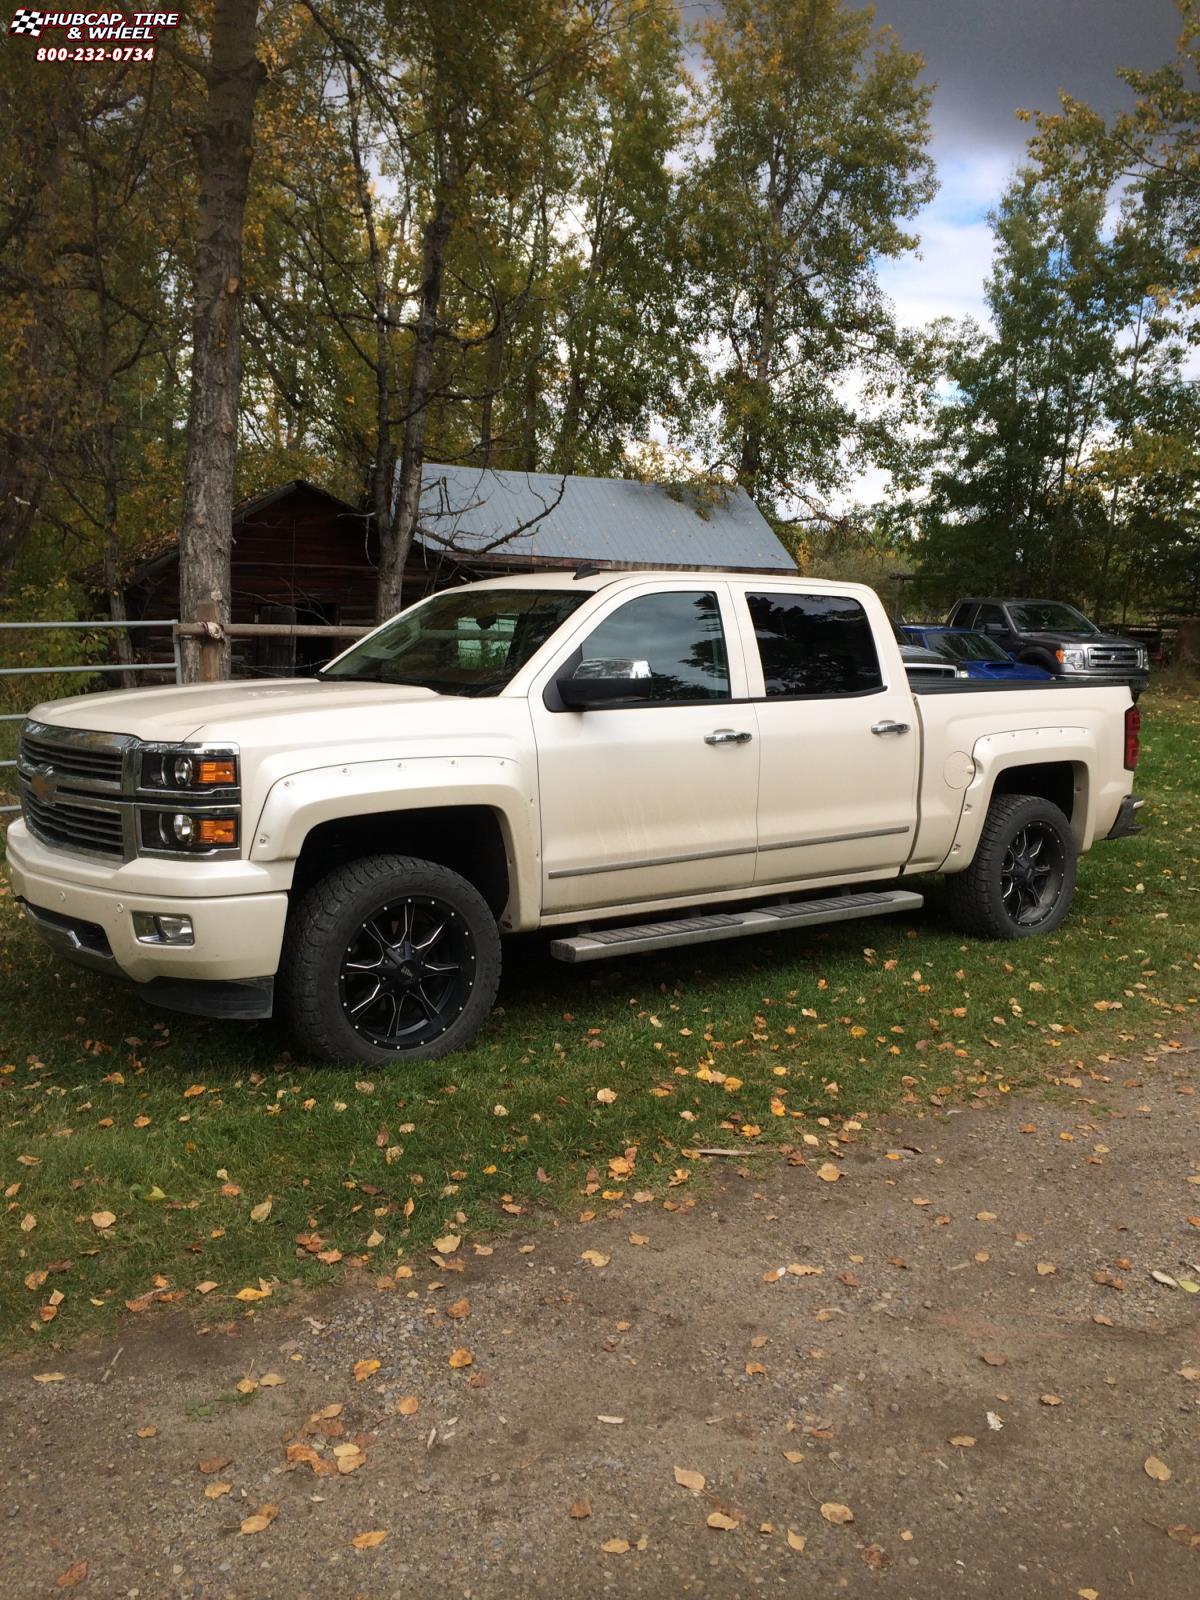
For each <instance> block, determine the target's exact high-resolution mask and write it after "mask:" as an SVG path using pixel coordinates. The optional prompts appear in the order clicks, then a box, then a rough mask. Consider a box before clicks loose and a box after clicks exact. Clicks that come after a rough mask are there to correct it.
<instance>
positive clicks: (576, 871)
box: [7, 568, 1141, 1064]
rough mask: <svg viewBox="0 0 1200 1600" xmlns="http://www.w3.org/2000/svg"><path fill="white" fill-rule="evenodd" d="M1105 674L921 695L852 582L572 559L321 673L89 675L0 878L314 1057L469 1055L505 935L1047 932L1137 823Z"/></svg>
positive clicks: (113, 955) (32, 915) (70, 943)
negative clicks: (879, 926) (931, 883)
mask: <svg viewBox="0 0 1200 1600" xmlns="http://www.w3.org/2000/svg"><path fill="white" fill-rule="evenodd" d="M1137 748H1138V713H1137V711H1136V709H1135V708H1134V707H1133V706H1132V704H1131V701H1130V695H1129V690H1128V689H1127V688H1124V687H1111V688H1110V687H1102V686H1097V685H1094V684H1088V685H1080V686H1079V687H1067V686H1066V685H1063V684H1058V683H1047V684H1029V685H1027V686H1022V687H1010V686H1008V685H995V686H992V685H986V684H976V683H971V682H960V681H957V680H954V679H951V680H950V681H948V682H944V683H937V682H931V683H929V684H928V685H927V686H925V685H922V686H920V687H918V688H917V689H916V691H915V692H914V687H913V686H912V685H910V682H909V680H908V678H907V676H906V674H905V670H904V666H903V663H902V659H901V655H900V650H899V647H898V645H897V643H896V640H895V638H894V636H893V633H892V629H891V627H890V626H889V624H888V621H887V617H886V615H885V613H884V610H883V607H882V606H881V604H880V602H879V600H878V599H877V598H876V596H875V595H874V594H873V593H872V592H871V591H870V590H869V589H866V588H862V587H859V586H857V585H854V584H838V583H831V582H818V581H814V580H808V579H804V578H790V577H782V576H774V575H773V576H771V577H748V576H746V575H745V574H741V575H736V576H735V575H732V574H727V573H720V572H690V573H682V572H597V571H596V570H595V569H594V568H593V569H587V568H584V569H581V570H580V572H579V573H577V574H576V575H575V576H574V577H572V576H571V575H570V574H569V573H556V574H550V575H541V576H538V577H519V578H504V579H499V580H496V581H494V582H488V583H478V584H471V585H467V586H465V587H462V588H458V589H453V590H449V591H445V592H443V593H440V594H437V595H434V596H432V597H431V598H429V599H427V600H424V601H422V602H421V603H420V604H419V605H417V606H414V607H412V608H411V609H410V610H408V611H405V612H403V613H402V614H401V615H400V616H398V617H396V618H394V619H393V620H392V621H390V622H388V623H386V624H384V625H383V626H382V627H380V628H378V629H377V630H376V631H375V632H374V633H372V634H370V635H368V636H367V637H366V638H364V639H363V640H361V641H360V642H359V643H357V644H356V645H354V647H353V648H352V649H350V650H348V651H346V652H345V654H343V655H342V656H340V657H338V658H337V659H336V660H335V661H333V662H332V663H331V664H330V665H329V666H328V667H326V668H325V669H324V670H323V671H322V672H320V673H318V674H317V675H316V676H315V677H313V678H305V679H293V680H285V681H265V682H264V681H251V682H236V683H221V684H209V685H204V684H193V685H189V686H187V687H169V688H161V689H150V690H137V691H127V692H124V693H115V694H97V695H88V696H84V697H82V698H79V699H73V700H66V701H59V702H56V703H54V704H49V705H42V706H39V707H37V708H36V709H35V710H34V712H33V713H32V715H31V717H30V719H29V720H28V722H27V723H26V724H25V726H24V728H23V730H22V736H21V744H20V752H19V764H18V775H19V784H20V793H21V801H22V808H23V813H24V815H23V819H22V820H21V821H19V822H16V823H14V824H13V826H12V827H11V828H10V830H9V834H8V851H7V853H8V870H9V875H10V877H11V880H12V886H13V890H14V893H15V894H16V896H17V898H18V900H19V902H20V904H21V905H22V906H23V907H24V910H25V912H26V914H27V916H28V918H29V920H30V921H31V922H32V923H33V925H34V926H35V927H36V928H37V929H38V930H39V931H40V932H41V933H42V934H43V935H44V936H45V937H46V938H47V939H48V940H49V941H50V943H51V944H52V945H54V946H56V947H57V948H58V949H59V950H60V951H61V952H62V953H63V954H65V955H67V956H69V957H71V958H73V959H75V960H76V961H79V962H82V963H84V964H85V965H87V966H90V967H93V968H95V969H98V970H100V971H105V972H110V973H112V974H114V975H116V976H119V977H122V978H124V979H126V980H128V981H130V982H132V983H134V984H136V985H139V986H140V988H141V991H142V992H143V993H144V994H145V997H146V998H147V999H148V1000H151V1001H156V1002H158V1003H160V1004H164V1005H168V1006H171V1007H173V1008H175V1009H179V1010H189V1011H194V1012H199V1013H202V1014H207V1015H215V1016H226V1017H233V1016H239V1017H265V1016H269V1015H270V1014H271V1012H272V1008H273V1006H275V1005H276V1004H277V1003H278V1004H281V1006H282V1009H283V1010H284V1011H285V1012H286V1014H287V1016H288V1018H289V1020H290V1022H291V1025H292V1027H293V1029H294V1031H295V1033H296V1035H297V1038H298V1041H299V1044H300V1046H301V1048H302V1049H303V1050H305V1051H306V1052H308V1053H310V1054H312V1055H316V1056H320V1057H323V1058H328V1059H333V1060H343V1061H345V1060H358V1061H364V1062H369V1063H372V1064H378V1063H381V1062H385V1061H389V1060H395V1059H404V1060H428V1059H432V1058H435V1057H438V1056H443V1055H446V1054H448V1053H449V1052H451V1051H453V1050H457V1049H460V1048H462V1047H463V1046H464V1045H465V1044H467V1043H468V1042H469V1041H470V1039H471V1038H472V1037H473V1036H474V1034H475V1033H476V1031H477V1030H478V1029H479V1028H480V1026H481V1025H482V1024H483V1022H484V1020H485V1018H486V1017H487V1015H488V1012H489V1011H490V1009H491V1006H492V1004H493V1001H494V999H495V996H496V991H497V986H498V984H499V980H500V952H501V935H502V934H506V933H518V932H526V931H529V930H534V929H552V930H554V931H555V934H556V937H555V938H554V940H553V942H552V943H551V947H550V948H551V951H552V953H553V954H554V955H555V956H557V957H559V958H560V959H562V960H565V961H590V960H595V959H597V958H600V957H604V956H616V955H624V954H627V953H629V952H634V951H651V950H662V949H666V948H669V947H672V946H677V945H686V944H697V943H701V942H704V941H707V940H711V939H728V938H737V937H739V936H742V935H747V934H757V933H766V932H770V931H775V930H787V929H796V928H802V927H807V926H809V925H812V924H816V923H826V922H835V921H841V920H843V919H848V918H853V917H868V916H877V915H880V914H883V913H888V912H896V911H904V912H909V911H912V910H914V909H915V908H917V907H918V906H919V905H920V904H921V896H920V895H919V894H918V893H916V892H914V889H913V885H914V883H916V882H918V881H919V880H920V878H921V876H922V875H923V874H928V873H933V872H942V873H945V874H947V887H948V891H949V892H948V896H947V898H948V904H949V909H950V913H951V915H952V916H953V917H954V919H955V921H956V923H957V925H958V926H959V927H961V928H963V929H964V930H967V931H970V932H972V933H976V934H980V935H983V936H985V937H991V938H1001V939H1017V938H1024V937H1027V936H1029V935H1032V934H1037V933H1045V932H1048V931H1049V930H1050V929H1052V928H1054V927H1056V926H1057V924H1058V923H1059V922H1060V921H1061V920H1062V918H1063V916H1064V915H1065V914H1066V911H1067V908H1068V905H1069V903H1070V899H1071V894H1072V890H1073V887H1074V882H1075V862H1076V858H1077V856H1078V855H1079V853H1080V852H1081V851H1084V850H1087V849H1089V848H1090V847H1091V845H1092V843H1093V842H1094V841H1095V840H1097V839H1105V838H1109V839H1112V838H1119V837H1121V836H1122V835H1123V834H1127V833H1131V832H1136V831H1138V830H1137V826H1136V822H1135V815H1136V811H1137V808H1138V806H1139V805H1140V804H1141V802H1140V801H1139V800H1137V799H1135V798H1134V796H1133V795H1132V793H1131V792H1130V791H1131V787H1132V782H1133V769H1134V767H1135V764H1136V761H1137Z"/></svg>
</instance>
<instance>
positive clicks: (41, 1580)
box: [0, 1046, 1200, 1600]
mask: <svg viewBox="0 0 1200 1600" xmlns="http://www.w3.org/2000/svg"><path fill="white" fill-rule="evenodd" d="M1198 1068H1200V1053H1198V1047H1195V1046H1187V1047H1185V1048H1184V1049H1182V1050H1178V1051H1173V1052H1164V1053H1163V1054H1161V1055H1159V1056H1158V1057H1157V1059H1154V1060H1147V1059H1138V1060H1135V1061H1133V1062H1113V1063H1108V1064H1103V1063H1102V1064H1101V1065H1100V1066H1098V1067H1096V1068H1095V1069H1094V1070H1093V1071H1092V1072H1091V1073H1090V1074H1087V1073H1085V1074H1081V1075H1080V1076H1079V1077H1076V1078H1073V1079H1068V1080H1064V1081H1063V1082H1062V1083H1060V1084H1058V1085H1057V1086H1054V1087H1052V1088H1051V1089H1050V1090H1048V1092H1047V1094H1046V1095H1045V1096H1041V1097H1035V1096H1024V1097H1010V1098H1006V1099H1004V1100H1003V1101H1001V1102H1000V1103H999V1104H997V1103H996V1102H995V1101H994V1100H989V1101H987V1102H982V1103H979V1104H976V1103H968V1104H967V1105H965V1106H963V1107H962V1108H956V1109H953V1110H949V1111H947V1110H946V1109H944V1108H938V1107H927V1108H925V1109H924V1111H918V1110H917V1108H913V1111H912V1114H911V1115H910V1116H908V1117H907V1118H905V1119H903V1120H900V1119H893V1120H891V1121H889V1122H887V1123H885V1124H882V1125H879V1126H874V1125H872V1126H871V1127H870V1128H869V1130H867V1131H865V1132H864V1133H863V1134H862V1135H859V1136H857V1138H856V1139H855V1140H854V1141H853V1142H851V1143H849V1144H848V1145H846V1146H845V1147H844V1150H843V1153H842V1159H841V1160H840V1161H839V1162H838V1163H837V1164H836V1171H837V1173H838V1177H837V1179H836V1181H829V1175H828V1174H827V1176H826V1178H825V1179H824V1180H822V1179H821V1178H820V1177H819V1176H818V1168H819V1166H820V1165H821V1159H822V1158H821V1157H818V1158H817V1159H814V1160H811V1161H809V1162H808V1163H807V1164H806V1165H801V1166H789V1165H787V1164H786V1163H785V1162H783V1161H781V1160H780V1159H779V1158H778V1157H777V1156H775V1155H769V1154H768V1155H765V1156H760V1157H757V1158H751V1157H750V1156H740V1157H736V1158H733V1159H723V1158H717V1159H716V1160H715V1161H714V1162H713V1166H714V1167H717V1168H719V1170H718V1171H716V1173H715V1174H714V1178H713V1181H712V1183H711V1185H710V1186H709V1187H707V1188H700V1189H697V1191H696V1192H695V1193H694V1194H693V1195H692V1196H691V1199H690V1204H689V1203H688V1201H687V1200H684V1199H683V1195H684V1194H685V1193H686V1188H685V1189H677V1190H674V1191H672V1193H671V1197H670V1204H671V1205H673V1206H676V1207H678V1209H675V1210H671V1211H668V1210H665V1209H664V1208H663V1205H662V1202H661V1199H659V1200H655V1201H649V1202H645V1203H634V1202H633V1201H632V1198H631V1196H630V1195H627V1196H626V1198H625V1199H624V1200H623V1201H622V1202H620V1203H617V1204H613V1203H611V1202H610V1203H607V1204H605V1203H603V1202H601V1201H600V1197H599V1196H596V1197H595V1198H594V1199H593V1200H587V1199H584V1198H581V1200H580V1207H581V1209H582V1208H584V1207H586V1206H590V1205H598V1206H599V1215H598V1216H597V1217H596V1218H595V1220H593V1221H591V1222H581V1221H576V1220H574V1219H573V1218H572V1219H569V1220H563V1221H558V1222H555V1221H554V1220H553V1219H549V1218H548V1219H546V1220H545V1221H544V1222H543V1223H541V1224H539V1225H538V1226H537V1227H536V1229H535V1230H534V1231H531V1232H529V1233H527V1234H525V1235H516V1234H513V1235H508V1236H506V1237H504V1238H503V1239H500V1240H498V1241H497V1242H496V1244H495V1247H494V1249H493V1251H492V1252H491V1253H490V1254H487V1255H481V1254H477V1253H476V1252H475V1250H474V1248H473V1247H472V1245H471V1243H470V1241H469V1240H467V1239H464V1240H463V1242H462V1244H461V1246H460V1248H459V1249H457V1250H455V1251H453V1252H450V1253H446V1254H445V1255H444V1259H445V1260H446V1261H448V1262H449V1263H451V1266H452V1267H453V1266H459V1267H460V1268H461V1270H458V1271H454V1270H443V1269H440V1268H434V1267H432V1266H431V1267H430V1269H429V1272H428V1273H427V1274H426V1273H425V1272H419V1273H418V1274H417V1276H416V1277H415V1278H413V1279H412V1280H411V1281H408V1282H401V1283H399V1284H397V1285H395V1286H394V1288H393V1289H392V1290H391V1291H390V1292H387V1293H384V1292H382V1291H381V1290H380V1289H379V1288H378V1287H377V1286H376V1284H375V1282H374V1280H368V1281H367V1282H365V1283H363V1284H361V1285H360V1286H356V1287H353V1288H349V1289H347V1290H345V1291H344V1292H341V1291H339V1292H338V1293H337V1294H336V1295H329V1296H326V1297H325V1298H324V1299H322V1300H320V1301H317V1302H311V1303H308V1304H305V1305H302V1306H295V1307H293V1308H290V1309H286V1310H284V1311H282V1312H275V1313H273V1314H271V1315H269V1316H267V1315H265V1313H263V1312H260V1313H259V1314H258V1317H257V1318H256V1319H254V1320H245V1319H244V1318H243V1317H242V1316H241V1315H240V1313H241V1311H242V1308H241V1307H239V1308H238V1312H239V1316H238V1319H237V1320H236V1321H235V1322H232V1323H221V1322H218V1321H214V1323H213V1324H212V1325H211V1326H210V1328H209V1330H208V1331H207V1332H206V1333H199V1332H196V1331H193V1330H191V1329H190V1328H188V1327H187V1326H186V1325H185V1324H184V1323H182V1322H181V1321H171V1320H168V1319H167V1318H166V1317H163V1318H161V1319H156V1320H155V1321H154V1322H152V1323H151V1324H150V1325H149V1326H148V1327H147V1326H146V1325H144V1324H135V1323H131V1324H130V1333H129V1337H128V1338H127V1339H126V1340H125V1342H124V1343H123V1345H121V1346H119V1347H109V1348H104V1349H90V1350H86V1351H78V1352H76V1353H74V1354H68V1355H65V1356H61V1357H46V1356H45V1355H43V1356H41V1357H39V1358H38V1360H37V1361H36V1362H29V1361H24V1360H23V1361H21V1362H10V1363H9V1364H8V1365H7V1366H6V1367H5V1368H4V1369H3V1370H0V1395H2V1397H3V1403H4V1411H5V1426H4V1429H3V1431H2V1435H0V1481H3V1482H4V1484H5V1486H6V1492H5V1495H4V1498H3V1508H2V1513H0V1515H2V1517H3V1524H2V1526H3V1537H2V1538H0V1594H3V1596H4V1597H5V1600H17V1597H24V1596H34V1595H37V1596H42V1595H47V1594H53V1593H61V1592H78V1593H80V1594H81V1595H103V1596H121V1595H128V1596H134V1595H136V1596H140V1597H146V1600H159V1597H166V1596H191V1597H198V1596H205V1597H213V1600H216V1597H222V1600H223V1597H237V1600H275V1597H287V1600H302V1597H305V1596H314V1597H316V1596H321V1597H341V1596H346V1597H351V1596H359V1597H362V1600H386V1597H392V1596H403V1597H405V1600H412V1597H414V1596H417V1597H420V1600H425V1597H441V1596H447V1597H450V1596H456V1597H464V1600H466V1597H477V1600H483V1597H506V1600H507V1597H514V1600H518V1597H519V1600H524V1597H541V1596H546V1597H551V1596H553V1597H556V1600H560V1597H561V1600H574V1597H583V1596H589V1597H590V1596H595V1595H597V1594H599V1595H604V1594H612V1595H648V1596H664V1597H668V1596H669V1597H674V1596H685V1595H703V1596H712V1597H734V1596H737V1597H746V1600H749V1597H752V1596H760V1595H780V1596H783V1595H789V1596H792V1595H808V1594H813V1595H818V1594H819V1595H833V1594H845V1595H851V1596H857V1595H860V1594H864V1595H865V1594H871V1595H879V1596H881V1597H887V1600H893V1597H895V1600H899V1597H912V1600H938V1597H941V1596H975V1595H980V1596H983V1595H986V1596H988V1597H989V1600H1025V1597H1028V1600H1035V1597H1036V1600H1047V1597H1054V1596H1063V1597H1066V1600H1071V1597H1080V1596H1082V1597H1084V1600H1090V1597H1091V1596H1093V1595H1097V1596H1100V1597H1101V1600H1110V1597H1115V1596H1137V1597H1147V1600H1150V1597H1152V1600H1185V1597H1186V1600H1194V1597H1195V1596H1196V1595H1197V1594H1200V1533H1196V1534H1195V1536H1194V1539H1193V1536H1192V1530H1193V1529H1200V1293H1198V1294H1195V1295H1193V1294H1192V1293H1191V1292H1190V1291H1189V1289H1188V1288H1187V1287H1185V1286H1184V1284H1188V1283H1191V1282H1193V1281H1194V1282H1195V1283H1198V1284H1200V1215H1197V1213H1200V1138H1198V1134H1200V1119H1198V1116H1197V1097H1196V1095H1195V1093H1194V1088H1195V1085H1196V1081H1197V1077H1198V1076H1200V1073H1198V1070H1197V1069H1198ZM585 1252H591V1255H590V1258H585V1256H584V1253H585ZM1193 1260H1195V1261H1196V1262H1197V1267H1196V1269H1193V1267H1192V1266H1191V1265H1190V1263H1191V1262H1192V1261H1193ZM1154 1270H1157V1271H1159V1272H1161V1273H1164V1274H1165V1275H1166V1276H1167V1277H1168V1279H1170V1280H1172V1281H1173V1282H1174V1283H1175V1284H1177V1285H1179V1286H1177V1287H1172V1286H1171V1283H1170V1282H1168V1283H1159V1282H1156V1281H1155V1280H1154V1279H1153V1278H1152V1277H1151V1272H1152V1271H1154ZM434 1285H436V1287H433V1286H434ZM212 1311H213V1314H214V1317H220V1316H222V1315H224V1316H228V1315H229V1314H230V1311H229V1303H228V1302H227V1303H226V1305H225V1306H224V1307H223V1308H221V1307H216V1306H214V1307H212ZM468 1356H469V1364H467V1358H468ZM356 1367H357V1370H356ZM47 1370H53V1371H57V1372H61V1373H62V1374H63V1376H62V1378H61V1379H60V1380H58V1379H56V1380H53V1381H49V1382H42V1383H39V1382H37V1381H36V1379H35V1374H38V1373H44V1372H45V1371H47ZM278 1380H283V1381H278ZM239 1382H241V1383H242V1384H243V1392H240V1393H239V1391H238V1389H237V1387H236V1386H237V1385H238V1383H239ZM414 1404H415V1409H414ZM676 1469H679V1472H678V1473H677V1471H676ZM680 1478H682V1480H683V1481H682V1482H681V1481H678V1480H679V1479H680ZM364 1536H366V1537H364ZM380 1536H381V1537H380ZM355 1540H357V1541H358V1544H359V1546H360V1547H359V1548H356V1547H355V1543H354V1541H355ZM85 1564H86V1566H85Z"/></svg>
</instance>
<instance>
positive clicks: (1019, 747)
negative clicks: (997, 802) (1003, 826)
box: [940, 728, 1096, 872]
mask: <svg viewBox="0 0 1200 1600" xmlns="http://www.w3.org/2000/svg"><path fill="white" fill-rule="evenodd" d="M1051 741H1052V742H1053V750H1054V754H1053V755H1051V754H1050V750H1049V749H1048V748H1047V745H1048V744H1050V743H1051ZM974 760H975V777H974V779H973V780H972V782H971V784H970V785H969V787H968V788H967V790H966V792H965V794H964V797H963V808H962V812H961V814H960V817H959V823H958V828H957V830H956V831H955V835H954V840H953V843H952V844H951V846H950V849H949V851H948V853H947V855H946V857H945V859H944V861H943V862H942V864H941V868H940V870H941V871H943V872H962V871H965V869H966V868H967V867H968V866H969V865H970V863H971V860H972V858H973V856H974V853H975V850H976V847H977V846H978V843H979V838H980V835H981V833H982V831H983V826H984V823H985V822H986V820H987V814H988V808H989V807H990V806H991V803H992V800H993V799H994V798H995V797H997V796H1003V795H1023V794H1028V795H1036V796H1037V797H1038V798H1039V799H1042V800H1048V801H1050V803H1051V804H1052V805H1056V806H1057V807H1058V809H1059V810H1060V811H1061V812H1062V813H1063V815H1064V816H1065V817H1066V819H1067V821H1068V823H1069V824H1070V827H1071V836H1072V839H1073V841H1074V844H1075V848H1076V850H1077V851H1078V852H1079V853H1080V854H1082V853H1083V852H1084V851H1085V850H1087V849H1089V848H1090V847H1091V844H1092V840H1093V838H1094V835H1095V809H1096V796H1095V786H1094V783H1093V773H1094V770H1095V767H1096V751H1095V742H1094V739H1093V736H1092V735H1091V733H1090V732H1089V731H1088V730H1087V729H1083V728H1078V729H1063V728H1052V729H1033V730H1029V732H1028V733H1027V734H1003V735H991V736H988V737H986V738H983V739H980V740H979V741H978V742H977V744H976V746H975V750H974Z"/></svg>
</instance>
